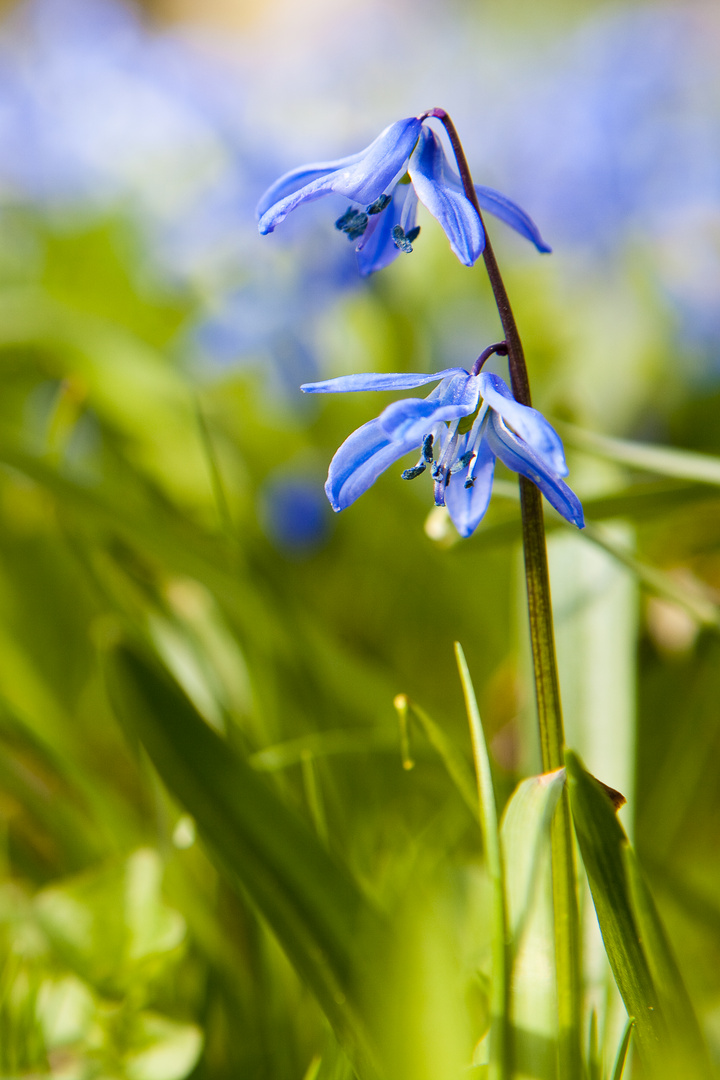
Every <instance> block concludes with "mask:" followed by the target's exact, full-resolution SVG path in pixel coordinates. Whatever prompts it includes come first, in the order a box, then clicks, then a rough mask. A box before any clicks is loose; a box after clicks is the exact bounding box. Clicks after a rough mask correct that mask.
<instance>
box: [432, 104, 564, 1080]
mask: <svg viewBox="0 0 720 1080" xmlns="http://www.w3.org/2000/svg"><path fill="white" fill-rule="evenodd" d="M427 116H434V117H436V118H437V119H438V120H440V121H441V122H442V124H443V126H444V127H445V130H446V132H447V134H448V137H449V139H450V142H451V144H452V148H453V152H454V154H455V160H456V161H457V166H458V171H459V173H460V178H461V180H462V184H463V189H464V191H465V194H466V196H467V197H468V199H469V200H470V202H471V203H472V205H473V206H474V208H475V210H476V211H477V213H478V216H479V218H480V221H481V223H482V225H483V230H485V225H484V222H483V218H482V213H481V211H480V206H479V203H478V200H477V195H476V193H475V186H474V184H473V182H472V176H471V174H470V169H469V166H468V163H467V158H466V157H465V151H464V150H463V148H462V144H461V143H460V139H459V137H458V134H457V130H456V128H455V125H454V124H453V122H452V120H451V119H450V117H449V116H448V115H447V113H446V112H445V110H444V109H432V110H430V111H429V112H428V113H427ZM483 259H484V261H485V269H486V270H487V273H488V277H489V279H490V286H491V288H492V291H493V296H494V298H495V304H496V306H497V309H498V313H499V315H500V321H501V323H502V327H503V331H504V333H505V341H506V342H507V349H508V365H509V368H510V381H511V384H512V391H513V395H514V397H515V399H516V401H519V402H520V403H521V404H522V405H531V404H532V400H531V397H530V382H529V379H528V373H527V366H526V364H525V356H524V353H523V347H522V342H521V340H520V335H519V333H518V329H517V324H516V322H515V317H514V315H513V311H512V307H511V305H510V300H509V298H508V295H507V291H506V289H505V283H504V282H503V279H502V275H501V274H500V269H499V267H498V264H497V260H496V258H495V252H494V251H493V248H492V244H491V243H490V238H489V237H488V235H487V231H486V230H485V250H484V252H483ZM520 506H521V512H522V531H523V550H524V554H525V578H526V582H527V597H528V613H529V617H530V640H531V644H532V655H533V669H534V675H535V692H536V696H537V707H538V725H539V729H540V748H541V754H542V767H543V771H544V772H550V771H551V770H553V769H557V768H560V767H561V766H562V765H564V750H565V733H564V730H563V719H562V707H561V703H560V686H559V681H558V674H557V659H556V655H555V635H554V631H553V618H552V605H551V601H550V576H549V573H548V562H547V545H546V543H545V522H544V519H543V506H542V496H541V494H540V492H539V490H538V489H537V488H536V487H535V485H534V484H533V483H532V482H531V481H530V480H527V479H526V478H525V477H524V476H521V477H520ZM552 877H553V903H554V912H555V919H554V923H555V963H556V969H557V993H558V1026H559V1055H558V1057H559V1061H558V1065H559V1075H560V1078H561V1080H576V1077H578V1076H581V1075H582V1053H581V1039H582V1035H581V1010H582V985H581V974H580V918H579V912H578V899H577V886H576V878H575V851H574V847H573V836H572V825H571V821H570V803H569V800H568V793H567V788H566V789H565V790H564V791H563V795H562V799H561V801H560V804H559V806H558V810H557V812H556V814H555V817H554V818H553V825H552Z"/></svg>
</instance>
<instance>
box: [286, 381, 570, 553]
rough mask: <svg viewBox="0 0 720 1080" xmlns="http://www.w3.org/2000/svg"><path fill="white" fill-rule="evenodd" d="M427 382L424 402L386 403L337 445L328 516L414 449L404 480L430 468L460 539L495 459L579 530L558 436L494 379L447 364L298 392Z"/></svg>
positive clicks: (476, 513)
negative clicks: (428, 370)
mask: <svg viewBox="0 0 720 1080" xmlns="http://www.w3.org/2000/svg"><path fill="white" fill-rule="evenodd" d="M430 382H437V383H438V385H437V386H436V387H435V389H434V390H432V391H431V392H430V394H429V395H428V397H426V398H404V399H403V400H401V401H395V402H393V404H391V405H388V407H387V408H386V409H384V410H383V412H381V413H380V415H379V416H378V417H376V419H374V420H370V421H368V423H366V424H363V426H362V427H360V428H358V429H357V431H354V432H353V433H352V435H350V436H349V437H348V438H347V439H346V440H345V442H344V443H343V444H342V446H341V447H340V449H339V450H338V451H337V453H336V454H335V456H334V458H333V459H332V461H331V463H330V469H329V472H328V478H327V483H326V484H325V492H326V494H327V497H328V499H329V500H330V504H331V506H332V508H333V510H336V511H337V510H344V509H345V508H346V507H348V506H350V505H351V503H353V502H355V500H356V499H357V498H359V496H360V495H362V494H363V493H364V492H365V491H367V490H368V488H369V487H370V486H371V485H372V484H373V483H374V482H375V481H376V480H377V478H378V476H379V475H380V474H381V473H382V472H384V471H385V469H387V468H388V467H389V466H390V465H393V464H394V463H395V462H396V461H398V460H399V459H400V458H401V457H404V456H405V454H408V453H409V452H410V451H411V450H415V449H416V448H418V447H419V448H420V458H419V460H418V462H417V464H415V465H413V466H412V467H411V468H408V469H405V471H404V472H403V474H402V476H403V479H405V480H413V479H415V477H417V476H420V475H421V473H423V472H425V471H426V469H429V470H430V473H431V475H432V478H433V481H434V493H435V503H436V505H438V506H447V508H448V512H449V514H450V517H451V519H452V521H453V524H454V525H455V528H456V529H457V530H458V532H459V533H460V535H461V536H470V535H471V533H473V532H474V531H475V529H476V528H477V526H478V524H479V523H480V521H481V520H482V518H483V516H484V514H485V511H486V510H487V507H488V503H489V502H490V495H491V492H492V482H493V473H494V470H495V460H496V458H499V459H500V461H502V462H503V464H504V465H507V467H508V468H509V469H512V470H513V471H514V472H517V473H520V475H521V476H526V477H527V478H528V479H529V480H532V482H533V483H534V484H536V485H537V487H539V488H540V490H541V491H542V493H543V495H544V496H545V498H546V499H547V500H548V502H549V503H550V504H551V506H554V507H555V509H556V510H557V511H558V513H559V514H562V516H563V517H564V518H565V519H566V520H567V521H570V522H572V524H574V525H577V526H578V528H580V529H582V528H583V526H584V524H585V521H584V518H583V511H582V506H581V505H580V501H579V500H578V498H577V496H576V495H575V494H574V493H573V492H572V491H571V490H570V488H569V487H568V486H567V484H565V483H564V482H563V479H562V478H563V477H564V476H567V474H568V469H567V465H566V464H565V455H564V452H563V447H562V442H561V441H560V437H559V435H558V434H557V432H556V431H555V429H554V428H553V427H551V425H550V424H549V423H548V422H547V420H546V419H545V418H544V416H542V414H541V413H539V412H537V410H536V409H531V408H529V407H528V406H527V405H521V404H520V403H519V402H517V401H516V400H515V398H514V397H513V396H512V393H511V392H510V390H509V389H508V387H507V385H506V384H505V382H504V381H503V380H502V379H501V378H500V377H499V376H498V375H493V374H490V373H489V372H482V371H481V372H480V373H479V374H473V373H472V372H468V371H466V370H465V369H464V368H459V367H456V368H445V369H444V370H443V371H437V372H435V373H434V374H433V375H419V374H392V375H375V374H368V375H344V376H341V377H340V378H338V379H328V380H326V381H325V382H316V383H306V384H305V385H304V386H302V387H301V389H302V390H304V391H305V393H307V394H338V393H345V392H348V391H358V390H408V389H410V388H412V387H416V386H423V385H424V384H426V383H430Z"/></svg>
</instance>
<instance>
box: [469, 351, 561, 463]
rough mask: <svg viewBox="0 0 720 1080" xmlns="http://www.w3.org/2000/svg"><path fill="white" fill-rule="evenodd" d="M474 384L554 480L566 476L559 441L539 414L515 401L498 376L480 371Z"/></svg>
mask: <svg viewBox="0 0 720 1080" xmlns="http://www.w3.org/2000/svg"><path fill="white" fill-rule="evenodd" d="M478 381H479V383H480V393H481V394H482V396H483V399H484V400H485V401H486V402H487V403H488V405H489V406H490V408H491V409H494V410H495V412H496V413H499V414H500V416H502V418H503V420H504V421H505V423H506V424H510V426H511V427H512V428H514V429H515V431H517V433H518V435H520V436H521V437H522V438H523V439H524V440H525V442H526V443H529V444H530V446H531V447H532V448H533V450H534V451H535V453H536V454H537V455H538V457H540V458H542V460H543V461H544V462H545V464H546V465H547V466H548V468H550V469H552V471H553V472H554V473H555V474H556V475H557V476H567V474H568V467H567V465H566V463H565V453H564V451H563V444H562V441H561V439H560V436H559V435H558V433H557V431H555V428H554V427H552V426H551V425H550V424H549V423H548V422H547V420H546V419H545V417H544V416H543V415H542V413H539V412H538V411H537V409H531V408H530V407H529V406H528V405H521V404H520V402H519V401H516V400H515V398H514V397H513V396H512V393H511V392H510V390H509V388H508V386H507V384H506V383H505V382H504V381H503V380H502V379H501V378H500V376H499V375H493V374H491V373H490V372H489V371H483V372H481V373H480V375H479V376H478Z"/></svg>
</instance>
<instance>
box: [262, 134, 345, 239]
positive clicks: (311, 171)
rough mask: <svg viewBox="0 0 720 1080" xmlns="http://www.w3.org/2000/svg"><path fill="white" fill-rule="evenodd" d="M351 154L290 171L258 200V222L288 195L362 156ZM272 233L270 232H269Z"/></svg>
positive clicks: (343, 167)
mask: <svg viewBox="0 0 720 1080" xmlns="http://www.w3.org/2000/svg"><path fill="white" fill-rule="evenodd" d="M363 153H364V151H361V152H360V153H359V154H351V155H350V156H349V157H344V158H338V160H337V161H319V162H317V163H316V164H314V165H301V166H300V167H299V168H297V169H291V170H290V172H286V173H285V174H284V176H281V177H280V179H279V180H276V181H275V183H274V184H271V185H270V187H269V188H268V189H267V191H266V192H265V194H264V195H263V196H262V198H261V199H260V202H259V203H258V204H257V208H256V210H255V213H256V216H257V218H258V221H259V220H260V219H261V218H263V217H264V216H265V214H266V213H267V212H268V210H269V209H270V208H271V207H272V206H274V204H275V203H279V202H282V200H284V199H286V198H287V196H288V195H292V194H294V193H295V192H297V191H301V190H302V189H303V188H305V187H307V186H308V184H311V183H312V182H313V181H315V180H320V179H321V178H322V177H324V176H327V175H328V173H336V172H337V171H338V170H339V169H345V168H347V167H348V166H349V165H355V164H356V163H357V162H358V161H359V160H360V159H361V158H362V156H363ZM270 231H272V230H270Z"/></svg>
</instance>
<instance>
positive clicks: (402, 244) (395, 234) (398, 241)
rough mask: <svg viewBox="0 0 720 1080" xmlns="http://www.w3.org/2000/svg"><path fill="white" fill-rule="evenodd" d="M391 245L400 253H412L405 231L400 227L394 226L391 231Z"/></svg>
mask: <svg viewBox="0 0 720 1080" xmlns="http://www.w3.org/2000/svg"><path fill="white" fill-rule="evenodd" d="M392 238H393V244H394V245H395V247H396V248H399V249H400V251H404V252H405V253H406V254H407V255H409V254H410V252H411V251H412V244H411V243H410V241H409V240H408V238H407V236H406V235H405V230H404V229H403V227H402V225H396V226H395V227H394V228H393V231H392Z"/></svg>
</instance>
